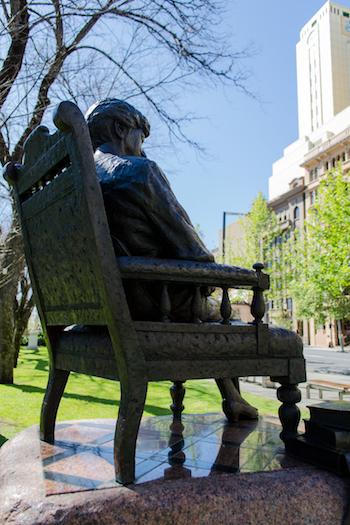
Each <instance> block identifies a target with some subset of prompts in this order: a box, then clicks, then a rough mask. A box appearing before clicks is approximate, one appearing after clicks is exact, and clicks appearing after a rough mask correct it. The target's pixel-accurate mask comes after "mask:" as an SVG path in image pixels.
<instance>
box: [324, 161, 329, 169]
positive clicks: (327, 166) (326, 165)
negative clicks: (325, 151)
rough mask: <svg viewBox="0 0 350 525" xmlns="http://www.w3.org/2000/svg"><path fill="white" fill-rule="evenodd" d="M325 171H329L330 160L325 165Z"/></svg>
mask: <svg viewBox="0 0 350 525" xmlns="http://www.w3.org/2000/svg"><path fill="white" fill-rule="evenodd" d="M324 169H325V171H328V170H329V162H328V160H327V161H326V162H325V163H324Z"/></svg>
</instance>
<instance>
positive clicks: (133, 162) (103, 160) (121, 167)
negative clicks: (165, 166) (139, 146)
mask: <svg viewBox="0 0 350 525" xmlns="http://www.w3.org/2000/svg"><path fill="white" fill-rule="evenodd" d="M95 164H96V171H97V175H98V178H99V180H100V182H102V183H108V182H112V181H113V180H114V181H118V180H120V181H122V180H124V181H125V180H127V179H128V180H130V182H131V181H133V182H139V183H148V182H150V179H152V178H154V177H156V178H158V177H161V176H162V171H161V169H160V168H159V166H158V164H157V163H156V162H154V161H153V160H150V159H148V158H146V157H134V156H123V157H118V156H117V155H112V154H110V153H98V154H97V155H95Z"/></svg>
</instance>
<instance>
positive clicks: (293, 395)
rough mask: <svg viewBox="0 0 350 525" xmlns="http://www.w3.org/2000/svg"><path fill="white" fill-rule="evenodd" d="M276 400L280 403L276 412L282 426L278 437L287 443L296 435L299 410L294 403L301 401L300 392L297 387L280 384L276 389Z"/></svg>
mask: <svg viewBox="0 0 350 525" xmlns="http://www.w3.org/2000/svg"><path fill="white" fill-rule="evenodd" d="M277 398H278V399H279V401H281V403H282V405H281V406H280V408H279V410H278V415H279V418H280V421H281V424H282V432H281V434H280V437H281V439H282V441H288V440H289V439H294V438H295V437H297V435H298V425H299V421H300V410H299V408H298V407H297V405H296V403H299V402H300V401H301V392H300V390H299V388H298V386H297V385H291V384H288V383H281V386H280V387H279V388H278V389H277Z"/></svg>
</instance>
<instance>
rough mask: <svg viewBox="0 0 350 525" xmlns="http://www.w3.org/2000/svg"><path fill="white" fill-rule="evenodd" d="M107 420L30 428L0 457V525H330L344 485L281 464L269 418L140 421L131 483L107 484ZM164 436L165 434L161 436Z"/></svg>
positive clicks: (338, 512) (110, 480)
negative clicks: (49, 436) (43, 437)
mask: <svg viewBox="0 0 350 525" xmlns="http://www.w3.org/2000/svg"><path fill="white" fill-rule="evenodd" d="M114 426H115V421H112V420H91V421H75V422H65V423H59V424H58V425H57V428H56V442H55V444H54V445H49V444H46V443H42V442H40V440H39V438H38V429H37V428H36V427H32V428H30V429H27V430H25V431H24V432H22V433H21V434H19V435H17V436H16V437H15V438H14V439H13V440H11V441H10V442H8V443H6V444H5V445H4V446H3V447H2V448H1V449H0V468H1V471H0V523H1V524H4V525H5V524H6V525H8V524H15V525H22V524H23V525H34V524H35V525H44V524H46V525H51V524H55V525H56V524H58V525H60V524H62V525H63V524H64V525H75V524H84V525H85V524H86V525H88V524H89V525H92V524H95V523H96V524H99V525H100V524H101V525H104V524H112V523H113V524H119V523H120V524H133V525H134V524H135V525H137V524H142V525H144V524H145V525H146V524H150V525H151V524H152V525H153V524H155V523H157V524H160V525H162V524H168V523H169V524H170V523H171V524H172V525H173V524H176V525H177V524H179V525H180V524H191V525H197V524H198V525H199V524H201V525H202V524H203V525H205V524H212V523H213V524H214V523H215V525H217V524H221V523H223V524H237V525H238V524H239V525H259V524H261V525H265V524H269V525H270V524H271V525H272V524H273V525H279V524H281V525H282V524H283V525H289V524H290V525H294V524H295V525H302V524H304V523H305V524H311V525H313V524H317V525H318V524H322V525H328V524H329V525H336V524H338V523H339V524H340V523H341V522H342V517H343V514H344V511H345V505H346V499H347V496H348V485H347V481H346V480H342V479H340V478H337V477H336V476H334V475H332V474H329V473H326V472H322V471H320V470H317V469H315V468H314V467H311V466H309V465H305V464H303V463H301V462H300V461H298V460H295V459H293V458H290V457H286V456H285V454H284V450H283V445H282V443H281V441H280V439H279V435H278V434H279V431H280V428H279V425H278V424H277V422H276V421H275V420H273V419H270V420H269V419H266V418H265V419H263V418H261V419H260V420H259V423H256V422H240V423H238V424H232V425H227V424H226V422H225V419H224V418H223V417H222V416H221V415H220V414H206V415H196V416H184V418H183V426H182V425H181V424H180V425H179V424H178V423H177V424H175V425H174V424H171V418H170V417H168V416H162V417H150V418H144V419H143V421H142V425H141V428H140V433H139V439H138V446H137V452H136V476H137V479H136V483H135V485H133V486H129V487H122V486H120V485H118V484H117V483H116V482H115V481H114V467H113V433H114ZM169 427H170V430H169Z"/></svg>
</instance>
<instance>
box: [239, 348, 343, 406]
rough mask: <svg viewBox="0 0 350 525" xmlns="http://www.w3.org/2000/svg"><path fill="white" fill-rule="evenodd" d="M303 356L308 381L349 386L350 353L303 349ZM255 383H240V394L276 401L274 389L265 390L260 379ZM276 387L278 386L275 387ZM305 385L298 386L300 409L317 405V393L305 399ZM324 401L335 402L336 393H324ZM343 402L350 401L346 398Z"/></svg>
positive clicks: (325, 349) (323, 349)
mask: <svg viewBox="0 0 350 525" xmlns="http://www.w3.org/2000/svg"><path fill="white" fill-rule="evenodd" d="M304 356H305V359H306V373H307V378H308V380H311V379H326V380H329V381H334V382H336V383H344V384H350V377H348V376H350V352H340V348H337V349H328V348H316V347H309V346H306V347H304ZM256 379H257V382H251V380H250V381H249V382H247V381H241V388H242V392H250V393H252V394H256V395H262V396H264V397H268V398H270V399H276V390H275V389H274V388H265V387H263V386H262V384H261V378H256ZM276 386H278V385H276ZM305 386H306V383H302V384H300V385H299V388H300V389H301V392H302V401H301V403H300V404H299V406H300V408H301V407H305V406H307V405H310V404H314V403H319V402H320V400H319V397H318V391H317V390H312V391H311V400H310V399H307V398H306V392H305ZM323 397H324V399H325V400H328V399H329V400H337V399H338V393H337V392H324V395H323ZM345 400H350V397H346V398H345Z"/></svg>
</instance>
